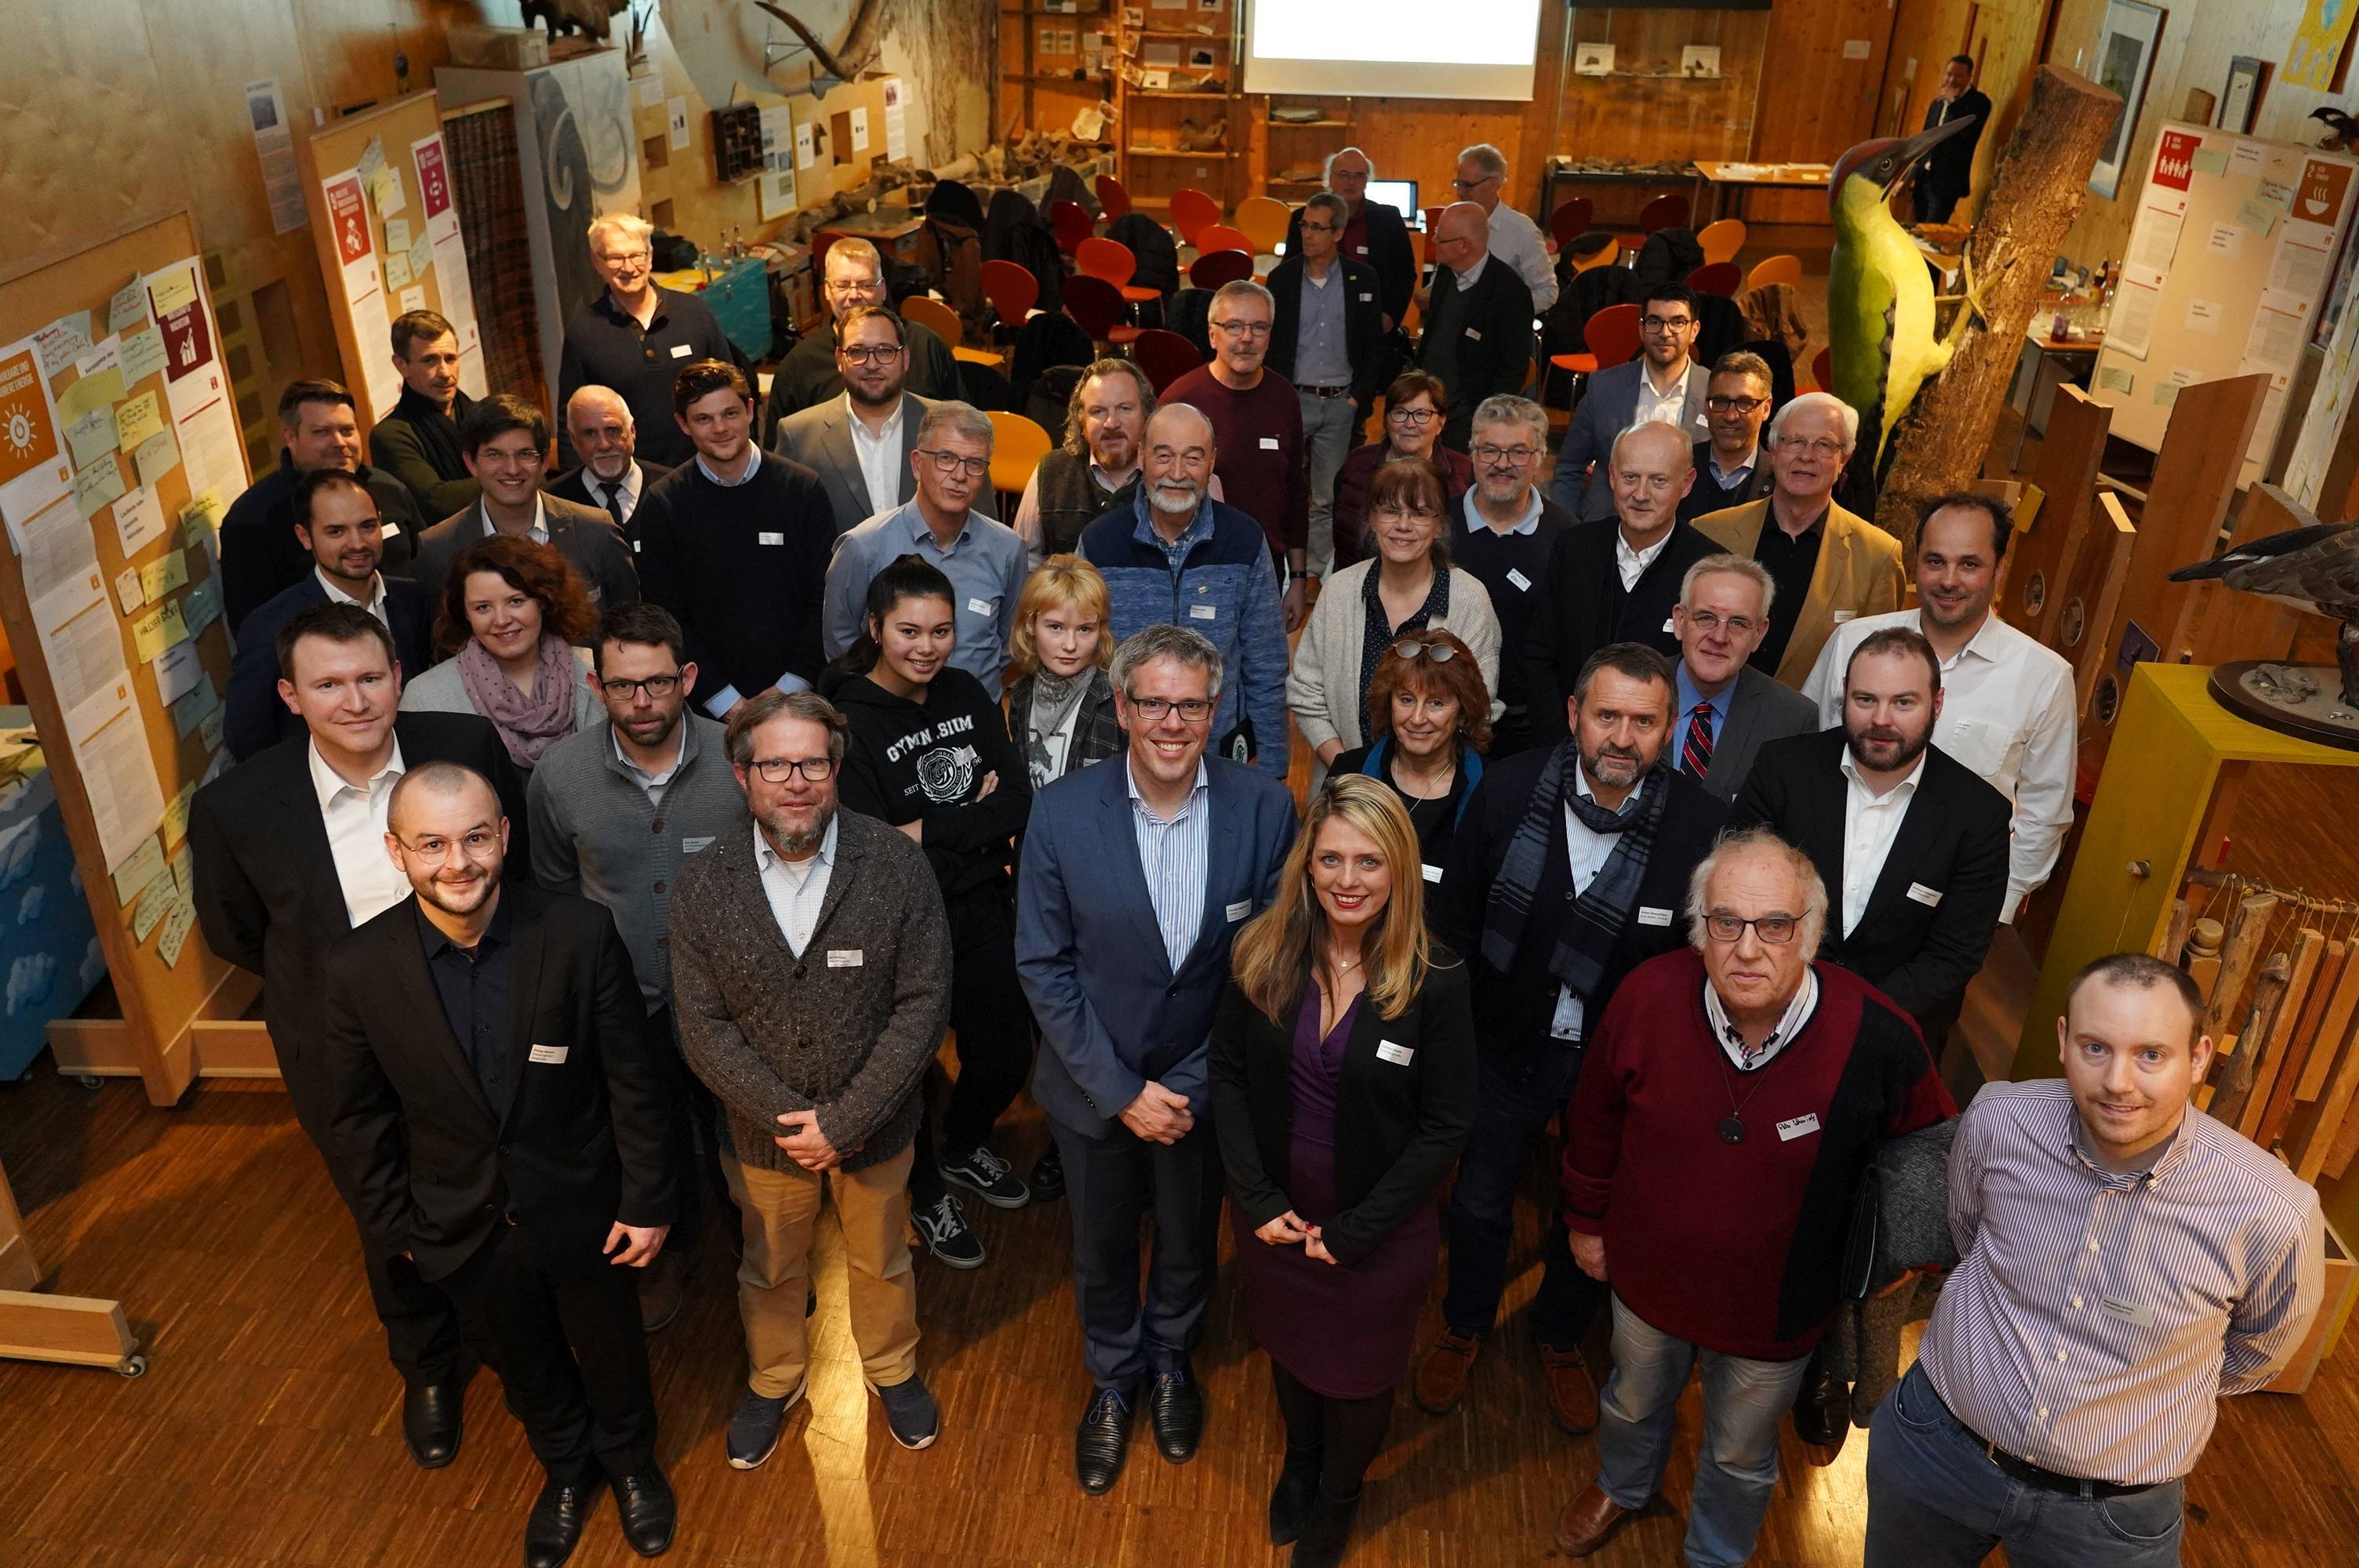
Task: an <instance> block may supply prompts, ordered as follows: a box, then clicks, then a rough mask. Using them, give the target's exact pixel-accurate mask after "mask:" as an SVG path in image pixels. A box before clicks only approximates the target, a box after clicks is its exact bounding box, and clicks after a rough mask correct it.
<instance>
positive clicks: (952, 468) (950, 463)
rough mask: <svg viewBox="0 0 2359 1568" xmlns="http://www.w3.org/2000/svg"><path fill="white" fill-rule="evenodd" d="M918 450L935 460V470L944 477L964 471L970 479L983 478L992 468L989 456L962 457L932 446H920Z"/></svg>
mask: <svg viewBox="0 0 2359 1568" xmlns="http://www.w3.org/2000/svg"><path fill="white" fill-rule="evenodd" d="M918 450H919V452H921V453H923V454H924V455H925V456H927V457H929V458H931V459H933V460H934V471H935V472H936V473H938V474H940V475H942V476H943V477H944V478H948V477H949V476H950V475H951V474H954V473H962V474H964V475H966V477H967V478H969V479H981V478H982V477H983V476H984V473H986V472H987V471H989V470H990V468H991V460H990V459H989V458H962V457H961V456H959V455H958V454H957V453H956V452H938V451H935V450H934V449H932V448H930V447H919V449H918Z"/></svg>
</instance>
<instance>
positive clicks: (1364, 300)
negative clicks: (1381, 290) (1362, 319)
mask: <svg viewBox="0 0 2359 1568" xmlns="http://www.w3.org/2000/svg"><path fill="white" fill-rule="evenodd" d="M1374 299H1375V295H1373V294H1363V295H1362V296H1360V303H1361V304H1363V305H1365V304H1368V303H1369V302H1370V301H1372V300H1374Z"/></svg>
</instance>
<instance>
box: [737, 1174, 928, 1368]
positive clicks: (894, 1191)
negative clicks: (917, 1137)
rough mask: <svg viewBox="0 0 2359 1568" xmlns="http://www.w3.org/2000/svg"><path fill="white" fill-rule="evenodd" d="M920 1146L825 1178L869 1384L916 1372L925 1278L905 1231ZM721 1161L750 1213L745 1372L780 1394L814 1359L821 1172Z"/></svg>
mask: <svg viewBox="0 0 2359 1568" xmlns="http://www.w3.org/2000/svg"><path fill="white" fill-rule="evenodd" d="M916 1153H917V1149H916V1146H915V1145H914V1144H912V1145H911V1146H910V1147H909V1148H907V1149H904V1150H902V1151H901V1152H900V1153H899V1154H897V1155H896V1156H894V1157H893V1158H892V1159H890V1160H887V1161H886V1162H884V1163H882V1164H879V1165H871V1166H869V1167H867V1168H866V1169H865V1170H860V1171H843V1170H836V1171H832V1172H829V1173H827V1181H826V1183H825V1185H826V1186H832V1188H833V1189H834V1191H835V1214H836V1222H837V1224H838V1225H840V1226H841V1227H843V1252H844V1260H845V1262H846V1263H847V1264H848V1265H849V1270H850V1273H851V1277H852V1337H853V1342H854V1343H856V1344H857V1345H858V1346H860V1365H861V1370H862V1371H863V1372H864V1374H865V1375H866V1377H867V1379H868V1384H869V1386H870V1387H871V1388H882V1387H889V1386H890V1385H892V1384H895V1383H899V1382H906V1381H907V1380H908V1379H910V1378H913V1377H915V1376H916V1375H917V1371H918V1278H917V1272H916V1270H915V1268H914V1267H913V1266H912V1265H911V1263H910V1260H909V1243H908V1221H909V1165H910V1162H911V1161H912V1159H913V1158H914V1157H915V1155H916ZM721 1167H722V1173H723V1175H725V1176H726V1177H727V1178H728V1180H729V1195H730V1196H732V1197H734V1198H735V1199H736V1200H737V1208H738V1211H739V1212H740V1213H741V1214H743V1215H744V1216H745V1258H744V1260H742V1261H740V1262H739V1264H738V1266H737V1313H738V1315H739V1316H740V1317H742V1318H743V1319H744V1320H745V1359H746V1362H747V1364H748V1366H749V1368H750V1369H751V1370H750V1375H749V1377H748V1379H747V1381H748V1383H749V1384H750V1385H751V1387H752V1388H753V1390H754V1392H756V1393H757V1394H760V1395H761V1396H762V1397H763V1398H765V1399H773V1400H775V1399H780V1398H783V1397H785V1396H786V1395H788V1394H790V1393H792V1392H793V1391H794V1390H796V1389H797V1388H799V1387H800V1386H801V1384H802V1380H803V1374H804V1372H805V1370H806V1369H807V1368H809V1367H810V1350H809V1348H808V1346H807V1345H806V1343H805V1340H804V1336H803V1308H804V1305H805V1303H806V1301H807V1299H808V1295H809V1292H810V1244H811V1233H812V1231H813V1230H814V1229H815V1228H816V1227H817V1226H818V1224H819V1211H820V1200H821V1191H822V1190H823V1189H822V1184H821V1177H820V1175H819V1173H815V1172H810V1171H806V1170H804V1169H802V1168H801V1167H800V1166H799V1165H796V1166H789V1167H788V1169H786V1170H783V1171H769V1170H764V1169H763V1168H761V1167H760V1166H758V1165H748V1164H745V1163H744V1162H741V1161H738V1160H735V1159H732V1158H730V1157H729V1156H727V1155H725V1154H724V1155H723V1157H722V1161H721Z"/></svg>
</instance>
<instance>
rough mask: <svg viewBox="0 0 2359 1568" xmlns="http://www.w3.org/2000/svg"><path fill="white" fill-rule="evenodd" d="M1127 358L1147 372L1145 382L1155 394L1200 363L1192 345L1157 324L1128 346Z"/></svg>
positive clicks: (1199, 354)
mask: <svg viewBox="0 0 2359 1568" xmlns="http://www.w3.org/2000/svg"><path fill="white" fill-rule="evenodd" d="M1130 357H1131V358H1132V359H1134V360H1136V361H1137V362H1138V368H1139V369H1141V370H1143V371H1145V372H1146V373H1147V384H1148V385H1149V386H1152V387H1153V388H1155V395H1156V396H1158V397H1160V396H1162V395H1163V389H1164V388H1165V387H1167V386H1169V385H1170V384H1172V383H1173V382H1175V381H1178V380H1179V379H1180V377H1181V376H1183V375H1186V374H1187V373H1189V372H1190V371H1191V370H1195V369H1197V368H1199V367H1200V366H1201V365H1202V364H1203V362H1204V356H1203V355H1202V354H1201V353H1199V352H1198V351H1197V350H1196V345H1195V344H1193V343H1191V342H1190V341H1188V340H1187V339H1185V338H1183V337H1181V336H1180V334H1179V333H1177V332H1167V331H1165V330H1163V329H1162V328H1160V327H1149V328H1147V330H1145V331H1143V332H1141V333H1139V335H1138V341H1136V342H1135V343H1133V344H1132V345H1131V346H1130Z"/></svg>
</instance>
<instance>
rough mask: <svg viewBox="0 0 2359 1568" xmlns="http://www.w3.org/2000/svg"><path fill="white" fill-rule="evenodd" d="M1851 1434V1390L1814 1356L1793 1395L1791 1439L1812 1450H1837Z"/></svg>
mask: <svg viewBox="0 0 2359 1568" xmlns="http://www.w3.org/2000/svg"><path fill="white" fill-rule="evenodd" d="M1850 1433H1851V1390H1850V1389H1848V1388H1847V1387H1845V1386H1844V1385H1843V1384H1842V1383H1841V1382H1838V1381H1837V1380H1836V1379H1835V1378H1834V1377H1833V1375H1832V1374H1831V1373H1830V1372H1828V1370H1827V1369H1826V1368H1825V1367H1824V1366H1822V1365H1821V1363H1820V1361H1819V1358H1818V1357H1816V1356H1813V1357H1810V1370H1809V1371H1807V1372H1805V1373H1804V1374H1803V1375H1802V1386H1801V1388H1800V1389H1799V1390H1798V1391H1797V1392H1796V1393H1795V1395H1794V1435H1795V1436H1797V1437H1799V1438H1800V1439H1801V1440H1802V1441H1803V1442H1804V1443H1806V1444H1809V1445H1810V1446H1811V1447H1813V1448H1831V1449H1840V1448H1841V1447H1843V1439H1844V1438H1845V1437H1846V1436H1848V1435H1850Z"/></svg>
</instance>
